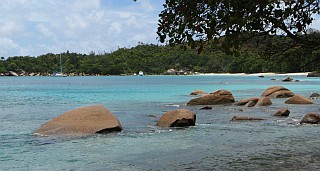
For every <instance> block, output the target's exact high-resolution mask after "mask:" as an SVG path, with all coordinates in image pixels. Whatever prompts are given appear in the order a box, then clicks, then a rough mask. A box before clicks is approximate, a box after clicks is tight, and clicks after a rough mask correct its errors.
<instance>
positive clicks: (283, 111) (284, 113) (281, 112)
mask: <svg viewBox="0 0 320 171" xmlns="http://www.w3.org/2000/svg"><path fill="white" fill-rule="evenodd" d="M289 114H290V111H289V109H287V108H282V109H280V110H279V111H278V112H276V113H275V114H274V116H289Z"/></svg>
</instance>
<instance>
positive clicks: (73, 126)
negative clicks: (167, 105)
mask: <svg viewBox="0 0 320 171" xmlns="http://www.w3.org/2000/svg"><path fill="white" fill-rule="evenodd" d="M121 130H122V127H121V124H120V122H119V120H118V119H117V118H116V116H114V115H113V114H112V113H111V112H110V111H109V110H108V109H106V108H105V107H104V106H101V105H97V106H87V107H82V108H77V109H74V110H71V111H68V112H66V113H64V114H62V115H60V116H58V117H56V118H54V119H52V120H50V121H49V122H47V123H45V124H43V125H42V126H41V127H40V128H38V129H37V130H36V131H35V132H34V133H35V134H40V135H43V136H50V135H52V136H84V135H90V134H95V133H108V132H114V131H121Z"/></svg>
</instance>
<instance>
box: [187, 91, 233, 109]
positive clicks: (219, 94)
mask: <svg viewBox="0 0 320 171" xmlns="http://www.w3.org/2000/svg"><path fill="white" fill-rule="evenodd" d="M230 103H234V97H233V95H232V93H231V92H230V91H227V90H217V91H215V92H212V93H210V94H208V95H205V96H202V97H198V98H195V99H192V100H190V101H189V102H188V103H187V105H188V106H193V105H220V104H230Z"/></svg>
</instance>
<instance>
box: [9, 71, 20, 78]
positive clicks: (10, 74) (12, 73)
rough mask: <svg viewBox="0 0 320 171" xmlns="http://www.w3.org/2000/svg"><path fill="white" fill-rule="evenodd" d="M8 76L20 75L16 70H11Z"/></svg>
mask: <svg viewBox="0 0 320 171" xmlns="http://www.w3.org/2000/svg"><path fill="white" fill-rule="evenodd" d="M8 76H14V77H18V76H19V75H18V74H17V73H16V72H13V71H9V72H8Z"/></svg>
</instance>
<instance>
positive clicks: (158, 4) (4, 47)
mask: <svg viewBox="0 0 320 171" xmlns="http://www.w3.org/2000/svg"><path fill="white" fill-rule="evenodd" d="M163 2H164V0H139V1H137V2H133V0H1V1H0V16H1V17H0V56H4V57H6V58H7V57H9V56H20V55H22V56H27V55H29V56H39V55H41V54H46V53H49V52H52V53H60V52H65V51H67V50H69V51H70V52H77V53H86V54H88V53H90V52H91V51H95V52H96V53H104V52H111V51H114V50H117V49H118V48H119V47H133V46H136V45H137V44H138V42H143V43H154V44H157V43H158V40H157V39H156V37H157V35H156V29H157V21H158V14H159V13H160V11H161V10H162V7H163V6H162V4H163Z"/></svg>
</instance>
